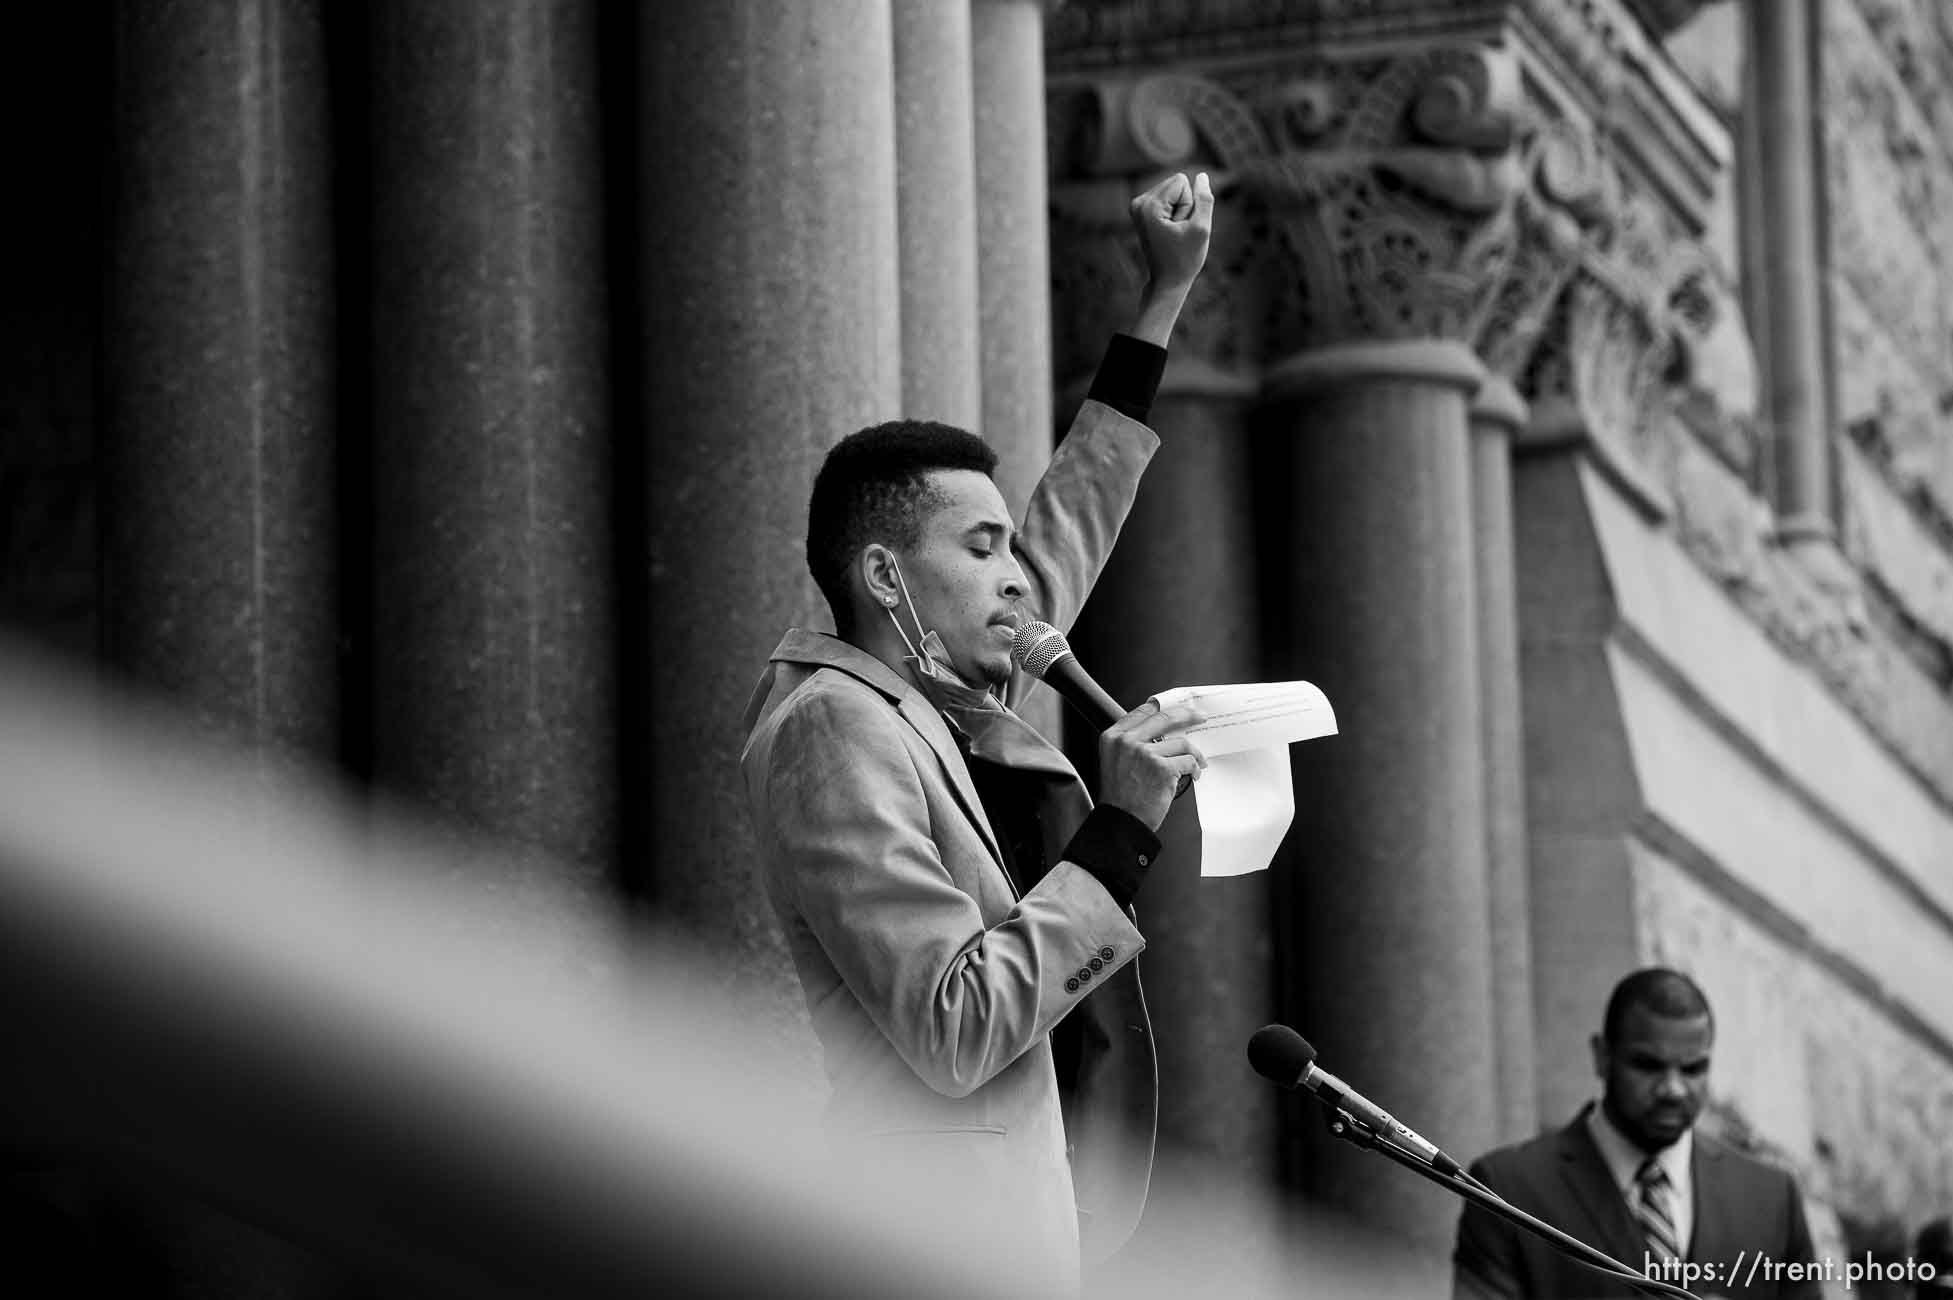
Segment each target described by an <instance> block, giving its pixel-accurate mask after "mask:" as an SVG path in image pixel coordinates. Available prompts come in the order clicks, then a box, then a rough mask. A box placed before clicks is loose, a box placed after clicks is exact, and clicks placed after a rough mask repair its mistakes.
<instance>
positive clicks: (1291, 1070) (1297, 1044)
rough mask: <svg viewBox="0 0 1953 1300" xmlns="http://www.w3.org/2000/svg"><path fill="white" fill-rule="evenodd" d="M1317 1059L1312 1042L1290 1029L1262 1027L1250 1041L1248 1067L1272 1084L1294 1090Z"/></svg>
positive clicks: (1273, 1026)
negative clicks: (1250, 1066)
mask: <svg viewBox="0 0 1953 1300" xmlns="http://www.w3.org/2000/svg"><path fill="white" fill-rule="evenodd" d="M1315 1059H1316V1049H1315V1048H1313V1047H1311V1046H1309V1040H1308V1039H1306V1038H1304V1037H1302V1035H1300V1034H1298V1033H1296V1032H1295V1031H1294V1030H1293V1029H1290V1028H1289V1027H1288V1026H1287V1025H1263V1026H1262V1027H1261V1028H1259V1029H1257V1030H1255V1032H1254V1036H1253V1037H1252V1038H1250V1039H1248V1064H1249V1065H1252V1066H1254V1067H1255V1073H1256V1074H1258V1075H1260V1076H1261V1077H1262V1078H1264V1079H1266V1080H1268V1081H1269V1082H1270V1083H1279V1084H1281V1085H1282V1087H1284V1088H1293V1087H1294V1086H1295V1085H1296V1084H1298V1083H1300V1082H1301V1081H1302V1076H1303V1075H1304V1074H1306V1073H1308V1070H1309V1066H1310V1065H1311V1064H1312V1063H1314V1061H1315Z"/></svg>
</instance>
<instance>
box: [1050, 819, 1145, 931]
mask: <svg viewBox="0 0 1953 1300" xmlns="http://www.w3.org/2000/svg"><path fill="white" fill-rule="evenodd" d="M1159 856H1160V837H1159V836H1157V835H1155V834H1153V832H1151V831H1149V830H1147V829H1146V824H1145V823H1144V822H1142V821H1140V820H1139V818H1137V817H1135V816H1133V815H1132V814H1131V813H1129V812H1127V811H1126V810H1125V809H1123V808H1114V807H1112V806H1111V805H1109V804H1100V805H1099V806H1098V807H1096V808H1094V809H1092V811H1091V813H1090V814H1089V815H1087V816H1086V818H1085V824H1084V825H1083V826H1080V827H1079V828H1078V833H1077V834H1076V835H1073V836H1072V837H1071V843H1069V844H1067V845H1066V846H1065V852H1064V860H1065V861H1066V862H1076V863H1077V864H1078V865H1079V866H1081V867H1083V868H1085V870H1086V871H1088V872H1090V873H1091V875H1092V878H1093V879H1095V880H1097V881H1098V882H1099V883H1100V884H1101V885H1104V886H1105V892H1106V893H1108V894H1110V895H1112V901H1113V902H1115V903H1117V904H1118V905H1119V906H1121V907H1124V906H1126V905H1127V904H1128V903H1130V902H1132V897H1133V895H1134V894H1137V893H1138V892H1139V886H1140V884H1141V882H1143V881H1144V880H1145V879H1146V868H1148V867H1150V866H1152V865H1153V862H1154V860H1155V859H1157V858H1158V857H1159Z"/></svg>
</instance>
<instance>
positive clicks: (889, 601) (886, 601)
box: [882, 596, 895, 605]
mask: <svg viewBox="0 0 1953 1300" xmlns="http://www.w3.org/2000/svg"><path fill="white" fill-rule="evenodd" d="M894 603H895V597H893V596H883V597H882V604H884V605H893V604H894Z"/></svg>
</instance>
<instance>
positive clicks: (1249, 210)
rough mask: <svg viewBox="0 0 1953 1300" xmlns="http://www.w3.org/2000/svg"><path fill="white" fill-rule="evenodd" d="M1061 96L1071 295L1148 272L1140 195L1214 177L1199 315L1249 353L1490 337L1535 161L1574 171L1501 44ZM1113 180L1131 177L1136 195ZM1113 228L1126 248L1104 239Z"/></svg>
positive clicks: (1060, 257)
mask: <svg viewBox="0 0 1953 1300" xmlns="http://www.w3.org/2000/svg"><path fill="white" fill-rule="evenodd" d="M1054 101H1055V102H1054V105H1053V111H1052V115H1051V117H1052V130H1053V142H1052V149H1051V154H1052V158H1053V162H1054V164H1055V166H1056V168H1057V170H1058V173H1059V179H1057V180H1055V181H1054V185H1053V191H1052V192H1053V208H1054V213H1053V242H1054V257H1053V268H1054V272H1055V274H1056V276H1057V278H1058V286H1057V289H1058V292H1057V297H1058V299H1059V300H1060V303H1061V304H1063V303H1065V301H1066V300H1067V299H1073V300H1075V299H1077V298H1079V297H1080V296H1092V295H1094V294H1095V293H1096V292H1097V291H1101V290H1103V289H1105V288H1107V287H1110V286H1113V285H1116V284H1117V283H1118V282H1120V281H1121V280H1124V281H1128V282H1136V281H1137V279H1138V277H1139V275H1140V273H1141V267H1140V264H1139V261H1138V253H1137V248H1136V245H1135V244H1134V243H1133V242H1132V240H1131V237H1130V235H1129V234H1128V233H1127V232H1126V231H1125V229H1124V226H1125V211H1124V200H1125V198H1126V197H1127V191H1129V190H1130V189H1132V188H1133V187H1134V186H1135V185H1137V184H1139V183H1141V182H1143V181H1144V180H1145V179H1146V178H1147V176H1149V175H1150V174H1153V173H1157V172H1158V171H1161V170H1164V169H1168V168H1176V169H1192V168H1195V167H1199V168H1202V169H1205V170H1207V171H1209V172H1210V173H1212V174H1213V175H1214V178H1215V181H1216V186H1217V190H1218V192H1219V193H1220V194H1221V195H1222V197H1223V201H1224V212H1225V216H1224V218H1223V219H1222V220H1221V221H1220V222H1219V223H1218V226H1219V228H1218V229H1217V231H1216V247H1215V249H1214V250H1213V252H1212V253H1211V254H1210V258H1209V267H1208V272H1207V274H1206V275H1204V276H1203V277H1202V281H1201V284H1202V286H1203V290H1202V293H1203V300H1202V301H1195V302H1190V303H1189V305H1188V311H1187V313H1186V314H1185V315H1184V316H1183V321H1185V322H1186V332H1187V333H1188V334H1191V335H1193V336H1195V337H1200V336H1202V335H1205V336H1206V338H1205V343H1206V346H1208V347H1210V348H1211V349H1213V351H1212V352H1211V353H1210V356H1211V357H1213V358H1214V359H1217V360H1221V361H1224V362H1227V363H1231V364H1240V365H1248V366H1260V365H1265V364H1266V363H1268V362H1269V361H1272V360H1274V359H1277V358H1281V357H1285V356H1288V355H1291V354H1293V353H1297V352H1302V351H1307V350H1310V349H1313V348H1320V347H1326V346H1331V345H1336V344H1342V343H1351V342H1377V341H1393V340H1415V339H1450V340H1454V341H1458V342H1461V343H1464V344H1467V345H1473V344H1475V343H1476V342H1477V341H1478V338H1479V335H1480V332H1481V330H1482V329H1483V327H1484V326H1485V323H1486V322H1487V321H1488V320H1489V319H1490V318H1491V316H1492V315H1493V313H1494V309H1495V306H1496V304H1497V303H1498V301H1499V296H1500V291H1501V286H1502V285H1503V284H1504V283H1505V280H1506V277H1507V275H1508V272H1509V270H1510V268H1511V264H1512V260H1513V255H1514V252H1515V249H1516V248H1517V239H1516V237H1515V235H1516V229H1517V226H1516V220H1517V212H1518V198H1519V195H1520V193H1521V191H1522V190H1524V189H1525V188H1526V185H1527V178H1528V166H1529V165H1532V166H1534V167H1535V168H1536V169H1543V170H1544V171H1547V172H1552V173H1553V174H1554V175H1558V174H1559V173H1561V172H1565V171H1566V170H1567V169H1566V167H1565V165H1564V164H1563V163H1546V162H1542V161H1541V160H1542V159H1545V158H1547V157H1548V156H1549V155H1552V154H1553V150H1551V149H1548V148H1542V149H1540V150H1536V151H1535V155H1536V156H1534V155H1528V154H1525V153H1523V152H1522V150H1521V147H1520V142H1521V138H1522V134H1523V132H1522V127H1523V125H1524V122H1525V114H1524V109H1523V104H1522V99H1521V95H1520V91H1519V76H1518V67H1517V64H1516V62H1515V61H1514V59H1513V58H1512V56H1511V55H1510V53H1508V52H1506V51H1501V50H1497V49H1492V48H1483V47H1472V48H1458V47H1444V48H1438V49H1432V50H1419V51H1414V52H1411V53H1407V54H1402V55H1398V56H1395V57H1389V58H1369V59H1364V60H1352V61H1340V62H1325V61H1322V60H1291V61H1289V62H1288V63H1287V64H1285V65H1284V66H1282V67H1280V68H1259V69H1254V70H1251V71H1250V72H1249V73H1247V74H1246V75H1244V76H1241V77H1238V78H1235V77H1230V78H1227V79H1226V80H1223V79H1222V78H1221V77H1219V76H1218V75H1217V76H1208V77H1202V76H1195V75H1192V74H1189V73H1182V72H1174V73H1165V74H1159V75H1154V76H1150V77H1142V78H1133V79H1127V80H1119V79H1106V80H1104V81H1101V82H1098V83H1093V84H1089V85H1087V86H1085V87H1083V88H1074V89H1073V90H1072V91H1071V92H1070V93H1069V94H1068V95H1060V96H1054ZM1555 168H1557V170H1555ZM1067 174H1069V175H1070V176H1073V177H1077V176H1079V175H1080V174H1082V175H1083V176H1084V177H1085V178H1086V179H1082V180H1073V181H1071V182H1070V183H1066V182H1065V181H1064V180H1063V179H1062V178H1063V177H1064V176H1066V175H1067ZM1099 177H1104V178H1112V177H1118V178H1120V184H1119V186H1118V187H1117V190H1118V192H1117V193H1116V195H1115V193H1113V192H1112V191H1111V190H1109V189H1108V188H1107V186H1108V184H1109V181H1108V180H1098V179H1093V178H1099ZM1115 200H1116V201H1115ZM1560 224H1562V225H1563V224H1564V222H1561V223H1560ZM1555 229H1558V226H1555ZM1107 239H1111V240H1115V241H1117V242H1118V243H1119V244H1120V245H1121V251H1119V252H1118V253H1116V254H1114V253H1111V252H1110V251H1109V250H1108V249H1106V248H1104V247H1098V248H1094V247H1090V246H1089V245H1090V244H1091V243H1092V242H1093V241H1095V240H1100V241H1102V240H1107ZM1554 246H1556V245H1555V244H1554V243H1553V241H1552V240H1551V239H1548V240H1545V241H1544V242H1543V243H1542V244H1541V247H1542V248H1547V247H1554ZM1207 307H1212V308H1213V309H1215V310H1213V311H1209V310H1207V309H1206V308H1207ZM1072 309H1078V308H1077V307H1076V305H1075V304H1074V307H1073V308H1072ZM1066 310H1067V308H1066V307H1065V306H1063V305H1061V307H1060V311H1061V312H1064V311H1066ZM1084 310H1089V308H1086V309H1084ZM1217 313H1218V314H1219V315H1220V316H1223V317H1226V318H1227V320H1226V321H1225V322H1223V321H1221V320H1215V319H1210V317H1211V316H1213V315H1215V314H1217ZM1080 323H1081V324H1082V323H1083V322H1080ZM1062 332H1063V331H1062V330H1061V333H1062ZM1083 346H1085V347H1086V348H1089V346H1090V345H1089V344H1084V345H1083Z"/></svg>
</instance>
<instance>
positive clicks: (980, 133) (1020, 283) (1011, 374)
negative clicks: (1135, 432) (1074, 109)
mask: <svg viewBox="0 0 1953 1300" xmlns="http://www.w3.org/2000/svg"><path fill="white" fill-rule="evenodd" d="M1044 5H1045V0H972V4H971V9H970V19H971V63H972V67H973V72H972V81H973V84H974V87H975V95H976V192H977V194H978V195H980V196H981V199H980V201H979V203H978V207H977V222H976V233H977V307H978V316H979V338H980V340H981V347H982V371H981V373H982V380H981V382H982V411H983V415H982V428H981V429H980V430H979V432H981V433H982V434H983V436H984V438H985V439H986V440H987V441H988V442H989V443H990V445H991V446H993V447H995V448H996V449H997V454H998V457H999V463H998V465H997V486H998V487H999V488H1001V489H1002V490H1003V494H1004V500H1005V501H1006V502H1008V503H1009V504H1010V508H1011V512H1012V514H1013V515H1017V514H1020V513H1021V512H1022V511H1023V509H1024V503H1025V502H1026V501H1027V500H1029V499H1030V495H1031V489H1032V488H1033V487H1035V486H1037V481H1038V479H1039V477H1040V476H1042V475H1043V473H1044V470H1045V466H1047V465H1048V464H1050V463H1051V448H1052V436H1053V431H1052V427H1051V426H1052V378H1051V272H1050V266H1051V263H1050V254H1049V251H1048V250H1049V237H1048V235H1047V216H1046V200H1045V196H1046V176H1045V144H1044ZM1066 414H1067V415H1068V414H1069V412H1067V413H1066ZM1024 716H1025V717H1026V718H1027V719H1028V720H1029V721H1030V722H1031V723H1032V724H1033V725H1034V726H1036V727H1037V728H1038V729H1039V730H1041V731H1043V732H1044V733H1045V734H1046V735H1047V736H1052V737H1056V736H1057V735H1058V734H1059V732H1060V729H1061V727H1062V726H1063V721H1062V719H1063V711H1062V706H1061V704H1060V703H1059V701H1058V700H1057V698H1056V697H1055V696H1053V695H1051V694H1050V693H1049V692H1040V693H1039V696H1038V698H1037V699H1035V700H1032V701H1029V702H1028V703H1027V704H1026V707H1025V709H1024Z"/></svg>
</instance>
